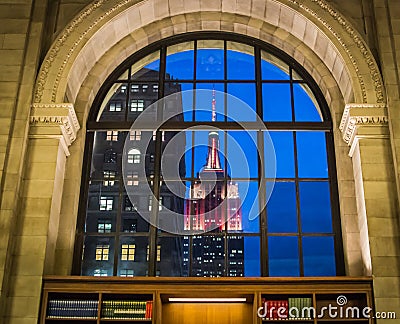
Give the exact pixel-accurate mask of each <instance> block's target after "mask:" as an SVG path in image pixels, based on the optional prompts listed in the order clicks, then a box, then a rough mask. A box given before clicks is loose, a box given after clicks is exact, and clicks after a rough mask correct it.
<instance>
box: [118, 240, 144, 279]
mask: <svg viewBox="0 0 400 324" xmlns="http://www.w3.org/2000/svg"><path fill="white" fill-rule="evenodd" d="M148 245H149V242H148V238H147V237H140V236H123V237H121V239H120V246H119V254H118V275H121V274H122V275H123V274H124V273H129V272H132V270H133V276H146V275H147V273H148V257H147V246H148ZM127 270H130V271H127Z"/></svg>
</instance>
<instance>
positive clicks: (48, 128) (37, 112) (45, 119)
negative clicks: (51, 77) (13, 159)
mask: <svg viewBox="0 0 400 324" xmlns="http://www.w3.org/2000/svg"><path fill="white" fill-rule="evenodd" d="M29 123H30V131H29V137H30V138H58V139H60V141H61V144H62V145H63V148H64V151H65V154H66V155H67V156H69V155H70V154H69V150H68V147H69V146H70V145H71V144H72V143H73V142H74V141H75V139H76V134H77V132H78V130H79V129H80V125H79V122H78V118H77V117H76V114H75V109H74V105H73V104H71V103H60V104H55V103H50V104H43V103H34V104H33V105H32V107H31V115H30V119H29Z"/></svg>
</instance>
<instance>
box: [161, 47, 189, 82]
mask: <svg viewBox="0 0 400 324" xmlns="http://www.w3.org/2000/svg"><path fill="white" fill-rule="evenodd" d="M193 69H194V42H187V43H180V44H177V45H172V46H169V47H168V48H167V57H166V73H167V75H166V79H167V80H170V79H174V80H192V79H193Z"/></svg>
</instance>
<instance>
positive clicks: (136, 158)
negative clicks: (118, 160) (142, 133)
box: [128, 149, 140, 164]
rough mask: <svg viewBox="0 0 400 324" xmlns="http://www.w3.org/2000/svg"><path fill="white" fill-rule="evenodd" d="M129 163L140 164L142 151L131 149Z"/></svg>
mask: <svg viewBox="0 0 400 324" xmlns="http://www.w3.org/2000/svg"><path fill="white" fill-rule="evenodd" d="M128 163H131V164H132V163H134V164H137V163H140V151H139V150H138V149H131V150H129V152H128Z"/></svg>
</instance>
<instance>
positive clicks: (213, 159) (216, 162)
mask: <svg viewBox="0 0 400 324" xmlns="http://www.w3.org/2000/svg"><path fill="white" fill-rule="evenodd" d="M215 105H216V100H215V90H214V89H213V90H212V101H211V108H212V110H211V120H212V121H213V122H215V121H216V120H217V111H216V108H215ZM204 170H205V171H206V170H213V171H223V170H222V168H221V161H220V159H219V135H218V132H216V131H212V132H209V133H208V155H207V163H206V166H205V168H204Z"/></svg>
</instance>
